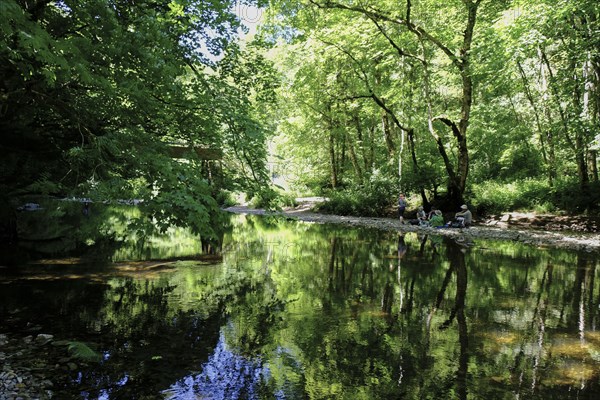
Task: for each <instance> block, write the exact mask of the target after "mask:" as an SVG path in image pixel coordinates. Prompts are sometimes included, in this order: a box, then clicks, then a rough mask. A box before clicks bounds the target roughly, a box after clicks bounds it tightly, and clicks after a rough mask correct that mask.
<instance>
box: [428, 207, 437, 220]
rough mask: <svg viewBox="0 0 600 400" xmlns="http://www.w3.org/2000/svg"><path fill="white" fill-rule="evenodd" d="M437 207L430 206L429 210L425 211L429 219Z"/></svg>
mask: <svg viewBox="0 0 600 400" xmlns="http://www.w3.org/2000/svg"><path fill="white" fill-rule="evenodd" d="M436 210H437V209H436V208H435V206H431V210H430V211H429V212H428V213H427V219H428V220H431V218H433V216H434V215H435V211H436Z"/></svg>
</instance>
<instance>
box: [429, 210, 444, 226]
mask: <svg viewBox="0 0 600 400" xmlns="http://www.w3.org/2000/svg"><path fill="white" fill-rule="evenodd" d="M429 226H431V227H432V228H439V227H441V226H444V216H443V215H442V211H441V210H435V211H434V213H433V216H432V217H431V219H430V220H429Z"/></svg>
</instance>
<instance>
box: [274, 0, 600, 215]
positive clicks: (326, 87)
mask: <svg viewBox="0 0 600 400" xmlns="http://www.w3.org/2000/svg"><path fill="white" fill-rule="evenodd" d="M278 7H279V8H277V12H276V13H277V15H278V16H279V17H278V18H273V19H272V20H271V25H270V26H269V29H268V32H269V35H271V36H270V37H271V38H272V40H273V41H274V42H275V41H276V43H277V48H278V49H279V50H280V52H279V53H278V54H279V58H278V67H279V69H280V70H281V71H282V74H283V76H284V77H285V78H284V81H283V86H282V90H281V91H280V93H281V96H282V98H283V99H285V100H284V101H283V102H282V104H283V113H282V115H281V117H280V123H279V125H278V129H279V134H280V135H281V137H282V138H284V139H282V140H281V141H280V142H281V143H282V146H281V149H282V150H281V151H282V152H285V153H286V156H290V157H295V159H296V164H298V165H306V164H308V165H314V166H315V167H314V168H312V169H311V170H310V171H306V170H304V171H303V172H304V173H303V174H302V175H301V176H297V177H296V178H297V179H296V183H297V184H298V187H299V188H300V190H302V188H305V189H309V190H314V189H315V188H320V189H321V191H322V192H323V193H327V194H328V195H330V196H331V197H332V200H333V201H332V202H330V207H332V208H333V209H332V211H335V212H341V213H344V212H346V213H351V212H358V213H363V214H364V213H373V214H378V213H381V212H382V211H383V210H384V209H385V208H386V207H389V204H390V201H392V202H393V200H394V198H395V197H397V193H398V192H399V191H406V192H408V193H412V194H415V195H420V197H421V199H422V200H421V202H422V203H423V204H424V205H429V204H430V203H432V202H434V203H438V204H441V205H442V206H447V207H457V206H458V205H460V204H461V203H463V202H469V203H472V204H473V205H475V206H476V207H477V209H478V210H479V211H480V212H494V211H508V210H511V209H515V208H520V207H522V208H529V209H536V208H537V209H539V210H541V211H558V210H569V211H574V212H584V211H585V210H588V211H589V210H592V209H596V210H597V209H598V204H599V200H600V199H599V197H598V169H597V161H598V139H599V133H600V131H599V129H598V126H599V125H598V116H599V112H600V107H599V99H600V96H599V95H600V92H599V88H598V78H599V76H600V54H599V49H600V47H599V46H598V45H599V40H600V35H598V33H599V26H600V25H599V22H598V19H599V17H600V6H599V5H598V3H597V2H594V1H584V0H575V1H556V0H552V1H545V0H532V1H526V0H523V1H486V0H462V1H459V0H456V1H438V0H419V1H410V0H407V1H400V2H391V1H387V0H369V1H362V2H358V3H357V2H354V1H344V0H339V1H330V0H309V1H306V2H303V3H302V4H301V5H300V4H298V3H295V2H286V1H283V2H279V3H278ZM281 16H283V18H281ZM314 143H319V144H320V146H314ZM307 158H308V159H310V160H311V162H309V163H306V161H305V160H306V159H307ZM382 197H383V198H384V199H385V201H383V202H382V201H381V199H382Z"/></svg>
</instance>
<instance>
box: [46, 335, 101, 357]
mask: <svg viewBox="0 0 600 400" xmlns="http://www.w3.org/2000/svg"><path fill="white" fill-rule="evenodd" d="M53 344H54V345H55V346H67V351H68V352H69V354H70V355H71V357H73V358H76V359H78V360H81V361H86V362H100V361H102V355H101V354H100V353H98V352H97V351H95V350H93V349H92V348H91V347H90V345H89V344H87V343H84V342H78V341H70V340H57V341H54V342H53Z"/></svg>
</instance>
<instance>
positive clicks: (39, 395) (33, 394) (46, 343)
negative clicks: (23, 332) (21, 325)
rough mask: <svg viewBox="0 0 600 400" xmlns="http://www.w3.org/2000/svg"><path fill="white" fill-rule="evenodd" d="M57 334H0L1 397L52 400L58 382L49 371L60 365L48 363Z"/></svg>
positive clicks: (16, 399) (2, 398) (8, 399)
mask: <svg viewBox="0 0 600 400" xmlns="http://www.w3.org/2000/svg"><path fill="white" fill-rule="evenodd" d="M52 339H53V337H52V335H48V334H37V335H27V336H24V337H17V336H8V335H7V334H0V364H2V369H1V370H0V399H1V400H18V399H22V400H29V399H40V400H41V399H51V398H52V397H53V388H54V383H53V382H52V381H51V380H50V379H48V373H49V371H50V370H52V369H55V368H56V367H58V368H60V366H57V365H49V364H48V358H47V356H48V352H49V351H52V350H53V349H52V348H51V341H52Z"/></svg>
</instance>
